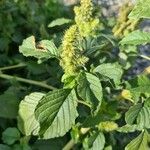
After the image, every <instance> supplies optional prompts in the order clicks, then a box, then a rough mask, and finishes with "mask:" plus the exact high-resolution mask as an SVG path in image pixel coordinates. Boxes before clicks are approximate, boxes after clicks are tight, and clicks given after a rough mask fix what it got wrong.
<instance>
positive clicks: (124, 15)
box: [112, 2, 139, 38]
mask: <svg viewBox="0 0 150 150" xmlns="http://www.w3.org/2000/svg"><path fill="white" fill-rule="evenodd" d="M132 8H133V5H132V4H131V3H130V2H128V3H126V4H124V5H123V6H122V7H121V8H120V10H119V17H118V19H117V24H116V25H115V26H114V28H113V30H112V31H113V33H114V36H116V37H118V38H123V37H124V36H126V35H127V34H129V33H130V32H132V31H134V30H135V28H136V27H137V25H138V23H139V21H138V20H133V19H129V18H128V15H129V13H130V12H131V10H132Z"/></svg>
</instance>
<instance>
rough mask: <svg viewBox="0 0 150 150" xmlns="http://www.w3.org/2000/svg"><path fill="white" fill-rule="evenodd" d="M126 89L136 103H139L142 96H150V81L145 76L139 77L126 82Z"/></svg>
mask: <svg viewBox="0 0 150 150" xmlns="http://www.w3.org/2000/svg"><path fill="white" fill-rule="evenodd" d="M126 88H127V89H128V90H129V91H130V92H131V94H132V96H133V98H132V99H133V100H134V102H135V103H137V102H138V101H139V98H140V96H141V94H144V95H145V96H146V95H149V96H150V80H149V78H148V77H147V76H145V75H138V76H136V77H135V78H133V79H131V80H129V81H128V82H126Z"/></svg>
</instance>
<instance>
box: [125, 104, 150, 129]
mask: <svg viewBox="0 0 150 150" xmlns="http://www.w3.org/2000/svg"><path fill="white" fill-rule="evenodd" d="M125 120H126V122H127V123H128V124H130V125H132V124H133V123H134V122H136V124H137V126H138V129H140V130H141V129H144V128H147V129H149V128H150V105H148V102H147V103H146V102H145V103H144V106H142V104H136V105H134V106H132V107H131V108H130V109H129V110H128V111H127V112H126V114H125Z"/></svg>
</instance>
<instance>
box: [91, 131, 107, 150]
mask: <svg viewBox="0 0 150 150" xmlns="http://www.w3.org/2000/svg"><path fill="white" fill-rule="evenodd" d="M104 146H105V137H104V134H103V133H102V132H99V134H98V135H97V137H96V138H95V140H94V142H93V145H92V147H91V148H90V150H103V149H104Z"/></svg>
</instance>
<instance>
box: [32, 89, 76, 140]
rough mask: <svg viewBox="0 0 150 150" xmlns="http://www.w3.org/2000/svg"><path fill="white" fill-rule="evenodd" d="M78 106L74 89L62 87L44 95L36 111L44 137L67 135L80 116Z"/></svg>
mask: <svg viewBox="0 0 150 150" xmlns="http://www.w3.org/2000/svg"><path fill="white" fill-rule="evenodd" d="M76 107H77V97H76V93H75V91H74V90H68V89H60V90H55V91H51V92H49V93H48V94H47V95H46V96H44V97H43V98H42V99H41V100H40V102H39V104H38V105H37V108H36V111H35V115H36V118H37V120H38V121H39V122H40V134H42V135H43V138H44V139H48V138H54V137H59V136H63V135H65V133H66V132H68V131H69V129H70V128H71V127H72V125H73V124H74V123H75V119H76V117H77V116H78V113H77V110H76Z"/></svg>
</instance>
